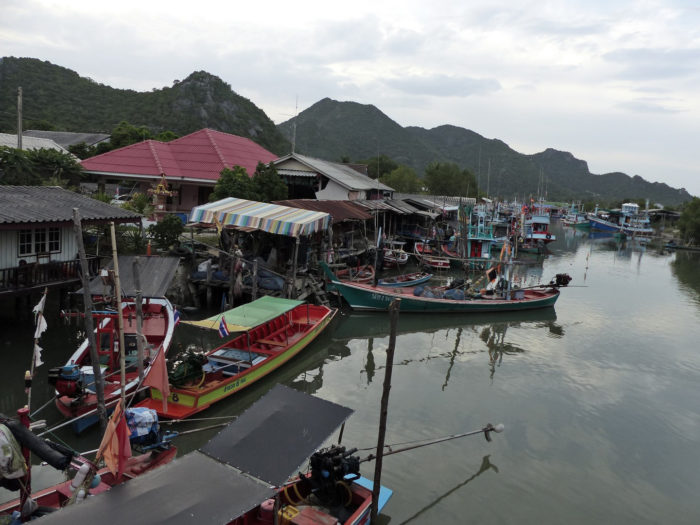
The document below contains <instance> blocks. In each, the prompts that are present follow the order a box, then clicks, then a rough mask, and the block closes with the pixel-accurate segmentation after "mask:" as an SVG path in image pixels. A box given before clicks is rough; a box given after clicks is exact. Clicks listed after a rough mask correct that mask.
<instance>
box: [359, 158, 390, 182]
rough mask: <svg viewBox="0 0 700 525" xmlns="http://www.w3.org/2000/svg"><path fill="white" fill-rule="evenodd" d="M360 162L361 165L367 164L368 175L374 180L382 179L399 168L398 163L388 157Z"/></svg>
mask: <svg viewBox="0 0 700 525" xmlns="http://www.w3.org/2000/svg"><path fill="white" fill-rule="evenodd" d="M358 162H359V163H361V164H367V175H369V176H370V177H371V178H373V179H377V178H381V177H383V176H385V175H388V174H389V173H391V172H392V171H394V170H395V169H396V168H398V167H399V165H398V164H397V163H396V162H394V161H393V160H391V159H390V158H389V157H387V156H386V155H379V156H377V157H370V158H369V159H366V160H360V161H358Z"/></svg>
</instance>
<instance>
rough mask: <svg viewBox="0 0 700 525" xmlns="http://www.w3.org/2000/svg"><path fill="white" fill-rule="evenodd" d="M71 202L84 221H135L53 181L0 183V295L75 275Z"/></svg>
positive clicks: (137, 217) (131, 215)
mask: <svg viewBox="0 0 700 525" xmlns="http://www.w3.org/2000/svg"><path fill="white" fill-rule="evenodd" d="M73 208H77V209H78V212H79V214H80V216H81V218H82V222H83V223H84V224H105V223H108V222H111V221H114V222H115V223H135V224H140V222H141V216H140V215H139V214H137V213H134V212H131V211H128V210H124V209H121V208H117V207H115V206H111V205H109V204H106V203H104V202H100V201H98V200H95V199H92V198H90V197H86V196H84V195H80V194H78V193H74V192H72V191H69V190H65V189H63V188H59V187H56V186H1V185H0V296H6V295H17V294H25V293H29V292H31V291H33V290H39V289H43V288H44V287H45V286H54V285H66V284H69V283H73V282H77V281H78V280H79V275H80V273H79V261H78V260H77V259H76V256H77V254H78V246H77V243H76V238H75V233H74V231H73ZM95 262H96V261H95ZM95 269H96V266H95Z"/></svg>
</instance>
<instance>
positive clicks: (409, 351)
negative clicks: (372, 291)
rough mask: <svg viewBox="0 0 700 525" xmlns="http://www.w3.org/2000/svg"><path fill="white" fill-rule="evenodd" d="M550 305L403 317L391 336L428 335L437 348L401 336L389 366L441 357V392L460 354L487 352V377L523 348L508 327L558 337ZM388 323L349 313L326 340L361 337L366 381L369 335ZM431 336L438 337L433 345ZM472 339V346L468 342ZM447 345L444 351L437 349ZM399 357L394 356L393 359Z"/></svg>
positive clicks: (384, 333)
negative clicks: (443, 362)
mask: <svg viewBox="0 0 700 525" xmlns="http://www.w3.org/2000/svg"><path fill="white" fill-rule="evenodd" d="M556 320H557V315H556V312H555V310H554V308H545V309H541V310H531V311H525V312H509V313H504V314H473V315H469V316H464V315H463V314H461V315H460V314H454V315H435V316H431V315H420V316H417V315H403V316H400V317H399V320H398V324H397V336H407V335H411V334H416V335H419V334H433V340H432V342H431V346H432V347H433V348H434V347H435V346H437V347H438V351H437V352H434V351H433V350H432V348H431V350H429V353H428V354H427V355H426V354H425V351H424V350H422V348H417V347H420V343H418V342H414V341H418V340H414V339H413V338H408V339H406V338H405V337H402V338H401V339H400V340H398V341H397V344H399V345H401V346H402V349H403V350H402V352H401V353H399V354H397V358H396V360H395V362H394V366H407V365H410V364H413V363H421V362H427V361H429V360H433V359H443V360H447V369H446V370H445V378H444V382H443V384H442V390H443V391H444V390H445V389H446V388H447V386H448V384H449V381H450V376H451V374H452V371H453V367H454V365H455V363H458V362H459V361H460V360H461V359H460V358H461V357H466V356H470V355H473V354H478V353H481V352H484V351H485V352H486V353H488V356H489V370H490V376H491V378H492V379H493V376H494V374H495V371H496V368H497V367H498V366H500V365H501V363H502V362H503V356H506V355H507V356H516V355H519V354H522V353H524V352H526V351H527V350H526V348H525V347H524V346H523V344H524V342H523V338H522V337H518V336H517V335H516V336H515V337H514V338H512V339H509V338H508V337H507V336H508V330H509V329H513V328H516V329H518V328H525V327H527V328H529V329H534V330H546V331H547V333H548V335H549V336H550V337H556V338H560V337H563V336H564V328H563V326H561V325H560V324H558V323H557V322H556ZM389 330H390V328H389V322H388V318H387V316H386V315H385V314H381V313H376V314H375V313H349V314H345V315H344V316H343V318H342V319H341V321H340V323H339V325H338V327H337V328H336V329H335V331H334V333H333V335H332V338H333V340H334V341H336V342H338V343H347V342H349V341H358V340H359V341H362V340H366V341H367V357H366V360H365V364H364V372H365V374H366V375H367V384H368V385H369V384H370V383H371V382H372V380H373V378H374V375H375V373H376V370H377V368H383V367H377V365H376V364H375V358H374V354H373V350H374V345H375V339H386V338H388V337H389ZM436 338H444V339H443V340H438V342H437V344H436V343H435V339H436ZM472 341H478V342H479V344H478V345H476V346H475V345H474V344H471V342H472ZM334 346H335V347H336V348H338V347H340V348H347V345H346V344H336V345H334ZM444 348H448V349H447V350H442V349H444ZM416 350H417V352H416ZM398 356H400V357H398Z"/></svg>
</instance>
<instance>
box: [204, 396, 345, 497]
mask: <svg viewBox="0 0 700 525" xmlns="http://www.w3.org/2000/svg"><path fill="white" fill-rule="evenodd" d="M350 414H352V410H351V409H349V408H346V407H343V406H340V405H337V404H335V403H332V402H330V401H325V400H323V399H319V398H317V397H313V396H309V395H308V394H304V393H303V392H299V391H297V390H293V389H291V388H288V387H285V386H283V385H277V386H275V388H273V389H272V390H271V391H270V393H269V394H267V395H266V396H264V397H263V398H262V399H260V400H259V401H258V402H257V403H255V404H254V405H253V406H251V407H250V408H249V409H248V410H246V411H245V412H244V413H243V414H241V415H240V416H239V417H238V419H237V420H236V421H234V422H233V423H231V424H230V425H228V426H227V427H226V428H225V429H224V430H222V431H221V432H220V433H219V434H218V435H217V436H215V437H214V438H213V439H212V440H211V441H209V443H207V444H206V445H204V446H203V447H202V448H201V449H200V450H201V451H202V452H204V453H205V454H209V455H210V456H211V457H213V458H215V459H217V460H218V461H221V462H223V463H227V464H229V465H231V466H233V467H236V468H237V469H240V470H242V471H243V472H247V473H248V474H250V475H251V476H254V477H256V478H258V479H261V480H263V481H266V482H268V483H270V484H272V485H277V486H279V485H281V484H282V483H284V482H285V481H286V480H287V479H288V478H289V476H290V474H294V473H295V471H296V469H298V468H299V466H300V465H301V464H302V463H303V462H304V461H305V460H306V459H307V458H308V457H309V456H310V455H311V454H313V453H314V452H315V451H316V450H317V449H318V448H319V447H320V446H321V445H322V444H323V442H324V441H325V440H326V439H327V438H328V436H329V435H330V434H331V433H332V432H333V431H335V430H336V429H337V428H338V427H339V426H340V425H341V424H342V423H343V422H344V421H345V420H346V419H347V418H348V417H350Z"/></svg>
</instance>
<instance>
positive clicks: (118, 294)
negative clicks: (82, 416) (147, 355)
mask: <svg viewBox="0 0 700 525" xmlns="http://www.w3.org/2000/svg"><path fill="white" fill-rule="evenodd" d="M109 227H110V231H111V234H112V262H113V263H114V297H115V300H116V301H117V327H118V330H119V369H120V371H121V374H120V376H119V385H120V387H121V400H122V407H125V406H126V399H125V392H124V387H125V385H126V355H125V352H124V350H125V347H124V315H123V314H122V286H121V282H120V280H119V257H118V255H117V234H116V231H115V227H114V222H110V223H109Z"/></svg>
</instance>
